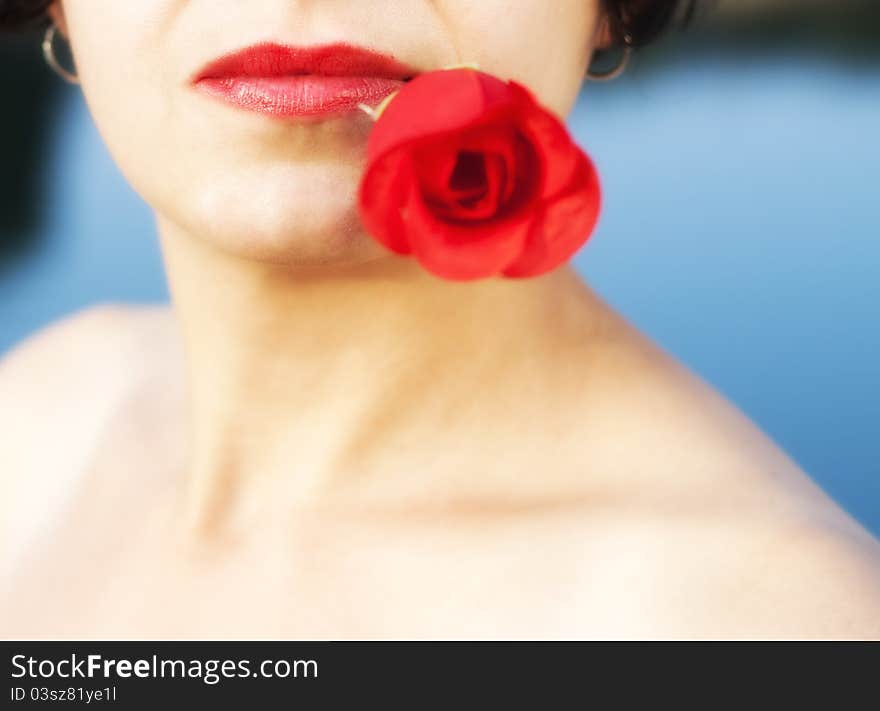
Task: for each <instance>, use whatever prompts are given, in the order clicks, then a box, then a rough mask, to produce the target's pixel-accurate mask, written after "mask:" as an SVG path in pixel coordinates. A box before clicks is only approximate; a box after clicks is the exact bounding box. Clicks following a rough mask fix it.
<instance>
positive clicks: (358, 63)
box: [192, 42, 417, 83]
mask: <svg viewBox="0 0 880 711" xmlns="http://www.w3.org/2000/svg"><path fill="white" fill-rule="evenodd" d="M306 74H312V75H320V76H353V77H382V78H386V79H398V80H401V81H405V80H407V79H410V78H412V77H413V76H414V75H415V74H417V72H416V70H414V69H413V68H412V67H409V66H407V65H405V64H403V63H402V62H399V61H398V60H396V59H395V58H394V57H392V56H391V55H388V54H383V53H381V52H378V51H376V50H371V49H366V48H363V47H357V46H355V45H352V44H348V43H346V42H337V43H333V44H324V45H314V46H311V47H298V46H294V45H285V44H279V43H277V42H261V43H259V44H254V45H251V46H249V47H245V48H243V49H238V50H235V51H233V52H229V53H227V54H224V55H223V56H221V57H218V58H217V59H214V60H212V61H211V62H209V63H208V64H206V65H205V66H204V67H203V68H202V69H201V70H199V71H198V72H197V73H196V74H195V75H194V76H193V78H192V82H193V83H195V82H198V81H201V80H202V79H223V78H231V77H278V76H296V75H306Z"/></svg>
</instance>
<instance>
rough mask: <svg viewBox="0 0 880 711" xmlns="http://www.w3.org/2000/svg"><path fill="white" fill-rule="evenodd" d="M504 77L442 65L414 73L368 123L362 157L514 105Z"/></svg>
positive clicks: (452, 130)
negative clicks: (371, 126)
mask: <svg viewBox="0 0 880 711" xmlns="http://www.w3.org/2000/svg"><path fill="white" fill-rule="evenodd" d="M513 97H514V94H513V93H512V92H511V91H510V86H509V85H508V83H507V82H504V81H502V80H501V79H499V78H498V77H495V76H492V75H491V74H486V73H485V72H480V71H476V70H474V69H447V70H439V71H433V72H427V73H425V74H420V75H418V76H416V77H415V78H414V79H412V80H410V81H409V82H408V83H407V84H405V85H404V86H403V88H402V89H401V90H400V91H399V92H398V93H397V95H396V96H395V97H394V99H393V100H392V101H391V103H390V104H389V105H388V107H387V108H386V109H385V111H384V112H383V114H382V116H381V117H380V118H379V120H378V121H377V122H376V124H375V126H373V130H372V131H371V132H370V138H369V141H368V144H367V160H368V162H372V161H373V160H376V159H377V158H378V157H379V156H381V155H382V154H384V153H386V152H388V151H391V150H394V149H395V148H397V147H399V146H402V145H404V144H407V143H410V142H412V141H415V140H418V139H421V138H424V137H435V136H437V135H438V134H441V133H455V132H458V131H460V130H461V129H463V128H469V127H471V126H473V125H475V124H479V123H480V122H481V121H485V120H486V118H487V116H494V115H503V114H505V113H507V112H512V111H513V110H514V109H515V105H514V103H513Z"/></svg>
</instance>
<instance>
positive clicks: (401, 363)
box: [0, 0, 880, 639]
mask: <svg viewBox="0 0 880 711" xmlns="http://www.w3.org/2000/svg"><path fill="white" fill-rule="evenodd" d="M603 7H604V4H603V3H600V2H599V0H555V1H554V2H553V3H552V8H551V7H550V4H548V3H547V2H546V0H515V1H514V0H358V2H356V3H352V2H347V1H343V0H332V1H331V0H327V1H326V2H320V3H317V2H290V1H289V0H253V2H247V3H243V2H240V0H211V2H203V1H200V0H186V1H184V0H126V2H124V3H122V2H119V1H118V0H61V1H60V2H58V1H56V2H54V3H53V4H52V6H51V8H50V12H51V14H52V19H53V21H54V22H56V24H57V25H58V26H59V28H60V29H61V30H62V32H63V33H64V34H65V36H68V37H69V39H70V42H71V47H72V49H73V53H74V57H75V64H76V69H77V75H78V76H79V77H80V80H81V89H82V91H83V93H84V98H85V100H86V101H87V103H88V106H89V109H90V111H91V113H92V115H93V117H94V119H95V122H96V126H97V128H98V130H99V131H100V132H101V135H102V137H103V138H104V139H105V142H106V143H107V146H108V149H109V150H110V152H111V154H112V155H113V157H114V159H115V160H116V162H117V163H118V165H119V167H120V170H121V171H122V173H123V174H124V175H125V177H126V178H127V179H128V181H129V182H130V184H131V185H132V187H133V189H134V190H136V191H137V192H138V194H139V195H140V196H141V197H142V198H143V199H144V200H145V201H146V202H147V203H148V204H149V206H150V207H151V209H152V210H153V212H154V214H155V216H156V225H157V233H158V238H159V240H160V242H161V247H162V253H163V258H164V261H165V267H166V272H167V275H168V283H169V287H170V291H171V296H172V302H173V310H171V309H169V308H167V307H155V308H152V307H133V306H123V305H111V306H102V307H98V308H94V309H90V310H87V311H85V312H83V313H80V314H77V315H73V316H71V317H70V318H68V319H65V320H63V321H61V322H59V323H57V324H54V325H52V326H51V327H49V328H48V329H45V330H43V331H42V332H40V333H38V334H35V335H34V336H32V337H31V338H29V339H27V341H25V342H24V343H22V344H21V345H20V346H19V347H18V348H16V349H15V350H14V351H13V352H12V353H11V354H9V356H8V357H6V358H4V359H3V361H2V362H0V436H2V437H3V440H2V442H0V488H2V491H0V494H2V495H0V526H2V530H0V576H2V577H0V635H2V636H5V637H38V638H40V637H52V638H58V637H61V638H66V637H69V638H89V637H93V638H106V637H111V638H128V637H152V638H234V637H248V638H273V637H274V638H285V639H290V638H333V639H337V638H359V637H368V638H407V639H408V638H603V637H606V638H607V637H614V638H617V637H687V638H693V637H750V638H751V637H774V638H775V637H786V638H787V637H820V638H828V637H845V638H877V637H880V550H878V544H877V543H876V542H874V541H873V540H872V539H871V538H870V536H869V535H868V534H867V533H866V532H865V531H864V530H863V529H862V528H860V527H859V526H858V525H856V523H855V522H853V521H852V520H851V519H850V518H849V517H848V516H846V515H845V514H844V513H843V512H842V511H841V510H840V509H839V508H838V507H837V506H835V505H834V504H833V503H832V502H830V501H829V500H828V499H827V497H825V496H824V495H823V494H822V493H821V492H820V491H818V490H817V488H816V487H815V486H814V485H812V484H811V483H810V481H809V479H808V478H807V477H806V476H805V475H804V474H803V473H801V472H800V471H798V469H797V467H796V466H795V465H794V464H793V463H792V462H791V461H790V460H789V459H788V458H787V457H786V456H785V455H783V454H782V453H781V452H779V450H778V449H777V448H776V447H775V446H774V445H773V444H772V443H770V442H768V441H767V439H766V438H765V437H764V436H763V435H762V434H761V433H760V432H759V431H757V430H756V429H755V427H754V426H752V425H751V424H750V423H749V422H748V421H747V420H746V419H745V418H744V417H743V416H742V415H741V414H739V413H738V412H737V411H736V410H735V409H733V408H732V407H731V406H730V405H728V404H727V403H725V402H724V401H723V400H722V399H721V398H720V397H719V396H718V395H717V394H715V393H714V392H713V391H712V390H711V389H710V388H708V387H707V386H706V385H705V384H703V383H702V382H701V381H699V380H698V379H697V378H695V377H694V376H692V375H691V374H689V373H688V372H687V371H686V370H685V369H684V368H682V367H681V366H680V365H679V364H677V363H676V362H675V361H674V360H672V359H671V358H670V357H669V356H667V355H666V354H665V353H663V352H662V351H661V350H660V349H658V348H657V347H656V346H654V345H652V344H651V343H650V342H649V341H648V340H646V339H645V338H644V337H643V336H642V335H641V334H639V333H637V332H636V331H635V330H634V329H633V328H631V327H630V326H629V325H628V324H627V323H625V322H624V321H623V320H622V319H621V318H620V317H619V316H618V315H616V314H615V313H613V312H612V311H611V310H610V309H609V308H608V307H607V306H606V305H605V304H604V303H603V302H602V301H601V300H600V299H599V298H598V297H597V296H596V295H594V294H593V293H592V292H591V290H590V289H589V288H588V287H587V286H586V285H585V284H584V283H583V282H582V281H581V280H580V279H579V277H578V276H577V275H576V274H575V273H574V272H573V270H572V269H571V268H570V267H569V266H564V267H561V268H560V269H558V270H556V271H554V272H553V273H551V274H547V275H544V276H541V277H538V278H534V279H525V280H510V279H485V280H478V281H476V282H468V283H452V282H444V281H442V280H439V279H436V278H433V277H430V275H428V274H427V273H426V272H425V271H424V270H422V269H421V268H420V267H419V266H418V265H417V264H416V263H415V262H414V261H413V260H411V259H407V258H404V257H400V256H397V255H394V254H392V253H390V252H389V251H388V250H386V249H384V248H382V247H381V246H380V245H379V244H378V243H377V242H376V241H375V240H373V239H371V238H370V236H369V235H367V234H366V233H365V232H364V230H363V228H362V226H361V225H360V222H359V220H358V214H357V209H356V200H355V194H356V190H357V186H358V181H359V179H360V176H361V175H362V172H363V158H364V152H365V146H366V141H367V138H368V136H369V132H370V130H371V126H372V124H371V123H370V120H369V119H368V118H367V117H366V115H365V114H361V113H360V112H357V113H356V114H346V115H343V116H340V117H336V118H327V119H326V120H321V121H317V122H312V121H308V122H305V121H304V122H300V121H275V120H272V119H270V118H269V117H267V116H264V115H260V114H257V113H247V112H244V111H240V110H239V109H238V108H233V107H230V106H228V105H222V104H221V103H219V102H217V101H215V100H214V99H212V98H211V97H207V96H206V95H205V94H204V93H202V92H198V91H195V90H194V89H193V87H192V86H191V85H190V82H189V80H188V77H190V76H191V75H192V73H193V72H195V71H196V70H198V69H199V68H200V67H201V66H203V65H204V63H205V62H207V61H208V60H211V59H214V58H215V57H217V56H221V55H222V54H223V53H226V52H228V51H230V50H233V49H235V48H239V47H242V46H250V45H251V44H253V43H255V42H260V41H264V40H267V39H272V40H275V41H281V42H286V43H291V44H296V45H316V44H321V43H327V42H331V41H340V40H345V41H346V42H352V43H357V44H360V45H363V46H367V47H373V48H377V49H379V50H381V51H383V52H385V53H391V54H393V55H394V56H395V57H397V58H399V59H400V60H402V61H404V62H405V63H407V64H408V65H410V66H412V67H414V68H415V70H416V71H419V72H420V71H431V70H435V69H438V68H442V67H448V66H450V65H457V64H461V63H463V62H469V63H470V62H476V63H477V64H478V65H479V66H480V67H482V68H483V69H484V70H486V71H489V72H491V73H495V74H497V75H498V76H502V77H506V78H510V79H516V80H518V81H520V82H521V83H523V84H524V85H527V86H529V87H531V88H532V89H533V90H534V91H535V92H536V96H537V97H539V98H540V100H541V101H542V102H543V103H544V104H545V105H546V106H547V107H548V108H549V109H551V110H554V111H555V112H556V113H557V114H558V115H559V116H560V117H564V116H566V115H567V114H568V112H569V111H570V109H571V107H572V106H573V105H574V102H575V101H576V99H577V97H578V96H579V95H580V91H581V87H582V84H583V77H584V73H585V71H586V69H587V66H588V64H589V62H590V58H591V56H592V52H593V49H594V48H596V47H599V46H605V45H607V44H608V43H609V41H610V39H609V38H610V37H611V34H610V30H609V27H610V25H609V24H608V23H607V21H606V18H605V17H604V11H603ZM96 18H98V19H99V21H96ZM498 18H504V22H503V23H499V21H498ZM391 19H393V21H390V20H391ZM486 28H493V31H491V32H487V31H486ZM438 100H442V97H438ZM645 129H646V130H650V126H646V127H645ZM674 150H675V147H674V146H672V147H670V151H672V152H674ZM634 209H638V206H637V205H635V206H634ZM107 237H108V238H112V236H111V235H108V236H107ZM652 237H654V235H650V234H646V239H648V238H652Z"/></svg>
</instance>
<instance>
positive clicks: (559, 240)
mask: <svg viewBox="0 0 880 711" xmlns="http://www.w3.org/2000/svg"><path fill="white" fill-rule="evenodd" d="M573 185H574V187H573V188H572V189H571V190H570V191H569V192H568V193H566V194H565V195H563V196H561V197H557V198H555V199H553V200H550V201H548V202H547V203H546V204H545V206H544V210H543V213H542V214H541V215H540V216H539V217H538V218H537V219H535V221H534V225H533V228H532V231H531V232H530V234H529V235H528V238H527V240H526V243H525V245H524V247H523V250H522V252H521V254H520V256H519V257H518V258H517V259H516V261H514V262H512V263H511V264H510V265H508V267H507V268H505V269H504V271H503V272H502V273H503V274H504V276H507V277H531V276H538V275H540V274H543V273H545V272H549V271H551V270H553V269H555V268H556V267H558V266H559V265H561V264H562V263H563V262H566V261H568V260H569V259H570V258H571V257H572V256H574V254H575V253H576V252H577V251H578V250H579V249H580V248H581V247H582V246H583V245H584V244H585V243H586V242H587V240H588V239H589V238H590V236H591V234H592V232H593V229H594V228H595V226H596V222H597V221H598V218H599V212H600V208H601V190H600V186H599V177H598V174H597V172H596V169H595V166H594V165H593V162H592V161H591V160H590V159H589V158H588V157H587V156H586V155H584V156H583V157H582V159H581V160H580V161H579V169H578V171H577V174H576V175H575V180H574V184H573Z"/></svg>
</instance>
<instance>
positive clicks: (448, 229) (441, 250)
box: [403, 190, 531, 281]
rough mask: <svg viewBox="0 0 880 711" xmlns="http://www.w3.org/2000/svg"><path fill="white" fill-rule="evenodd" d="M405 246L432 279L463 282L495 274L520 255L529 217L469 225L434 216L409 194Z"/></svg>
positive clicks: (418, 199)
mask: <svg viewBox="0 0 880 711" xmlns="http://www.w3.org/2000/svg"><path fill="white" fill-rule="evenodd" d="M403 220H404V225H405V228H406V233H407V238H408V242H409V244H410V245H411V246H412V250H413V253H414V254H415V256H416V257H417V258H418V260H419V261H420V262H421V264H422V265H423V266H424V267H425V268H426V269H427V270H428V271H430V272H432V273H433V274H435V275H436V276H440V277H442V278H444V279H451V280H457V281H465V280H469V279H478V278H482V277H488V276H492V275H495V274H498V273H499V272H500V271H501V270H502V269H504V268H505V267H507V266H508V265H509V264H511V263H512V262H513V261H514V260H515V259H516V258H517V256H518V255H519V254H520V252H521V250H522V248H523V244H524V242H525V239H526V237H527V235H528V233H529V227H530V224H531V223H530V216H529V215H520V216H517V217H514V218H511V219H505V220H489V221H481V222H478V223H475V224H476V225H478V227H476V228H475V227H474V226H473V225H471V226H468V225H467V224H466V223H465V224H457V223H454V222H446V221H443V220H441V219H439V218H438V217H437V216H435V215H434V214H433V213H432V212H431V211H430V209H429V208H428V207H427V206H426V205H425V204H424V202H423V201H422V200H421V197H420V195H419V194H418V191H416V190H413V191H412V192H411V193H410V196H409V199H408V201H407V204H406V208H405V209H404V215H403Z"/></svg>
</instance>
